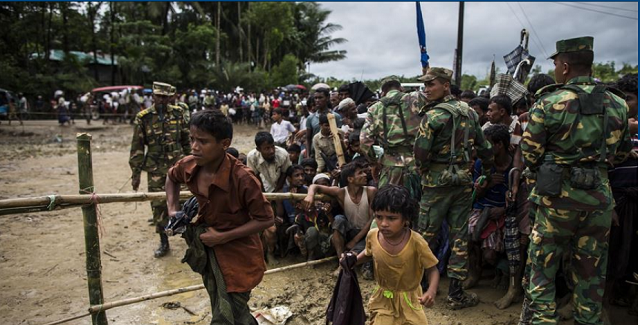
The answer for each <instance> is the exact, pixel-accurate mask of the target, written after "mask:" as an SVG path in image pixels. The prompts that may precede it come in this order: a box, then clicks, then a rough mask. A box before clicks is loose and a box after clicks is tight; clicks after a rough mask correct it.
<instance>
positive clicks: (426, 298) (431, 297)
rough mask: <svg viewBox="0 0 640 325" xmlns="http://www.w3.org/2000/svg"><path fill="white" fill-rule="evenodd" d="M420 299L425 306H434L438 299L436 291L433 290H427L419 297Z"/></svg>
mask: <svg viewBox="0 0 640 325" xmlns="http://www.w3.org/2000/svg"><path fill="white" fill-rule="evenodd" d="M418 301H420V304H421V305H423V306H425V307H431V306H433V304H434V303H435V301H436V293H435V291H434V292H431V290H427V291H426V292H425V293H424V294H423V295H422V297H420V298H418Z"/></svg>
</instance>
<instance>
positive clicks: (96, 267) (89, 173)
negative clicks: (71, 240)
mask: <svg viewBox="0 0 640 325" xmlns="http://www.w3.org/2000/svg"><path fill="white" fill-rule="evenodd" d="M76 138H77V141H78V142H77V148H78V180H79V183H80V193H81V194H82V193H93V192H95V189H94V187H93V163H92V160H91V135H90V134H87V133H79V134H77V136H76ZM82 216H83V218H82V220H83V223H84V244H85V253H86V258H87V263H86V268H87V284H88V286H89V303H90V304H91V305H100V304H102V303H104V295H103V292H102V264H101V262H100V237H99V235H98V214H97V213H96V205H95V204H91V205H87V206H84V207H82ZM91 322H92V323H93V325H107V324H108V322H107V315H106V314H105V313H104V312H98V313H96V314H94V315H92V316H91Z"/></svg>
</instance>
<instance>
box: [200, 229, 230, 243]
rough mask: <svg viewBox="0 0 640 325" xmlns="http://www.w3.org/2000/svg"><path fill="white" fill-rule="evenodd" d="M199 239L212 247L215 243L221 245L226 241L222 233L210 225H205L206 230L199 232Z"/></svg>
mask: <svg viewBox="0 0 640 325" xmlns="http://www.w3.org/2000/svg"><path fill="white" fill-rule="evenodd" d="M200 240H201V241H202V243H203V244H205V245H207V246H209V247H213V246H215V245H222V244H224V243H226V241H225V239H224V234H223V233H221V232H219V231H216V230H215V229H213V228H212V227H207V231H206V232H204V233H202V234H200Z"/></svg>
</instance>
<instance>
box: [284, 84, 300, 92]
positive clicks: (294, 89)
mask: <svg viewBox="0 0 640 325" xmlns="http://www.w3.org/2000/svg"><path fill="white" fill-rule="evenodd" d="M284 89H286V90H288V91H296V90H298V87H297V86H296V85H293V84H292V85H286V86H284Z"/></svg>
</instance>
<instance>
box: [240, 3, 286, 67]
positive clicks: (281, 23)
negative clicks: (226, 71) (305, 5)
mask: <svg viewBox="0 0 640 325" xmlns="http://www.w3.org/2000/svg"><path fill="white" fill-rule="evenodd" d="M292 6H293V4H292V3H290V2H255V3H252V4H251V7H250V9H249V11H248V12H247V14H246V15H245V18H246V20H247V22H249V23H251V24H252V25H254V26H262V28H260V30H259V31H258V32H257V33H258V35H261V36H262V38H261V39H262V40H263V43H262V49H261V54H262V68H263V69H267V70H269V69H270V68H271V62H272V56H273V53H274V51H275V50H276V49H277V48H278V46H280V44H282V41H283V40H284V36H285V35H287V34H289V33H290V32H291V31H292V29H293V14H292ZM258 51H260V43H258V46H257V48H256V52H257V53H259V52H258Z"/></svg>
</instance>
